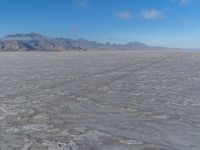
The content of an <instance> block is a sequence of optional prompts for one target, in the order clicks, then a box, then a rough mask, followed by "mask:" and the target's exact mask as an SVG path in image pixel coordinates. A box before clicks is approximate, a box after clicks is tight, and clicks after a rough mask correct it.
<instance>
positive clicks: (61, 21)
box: [0, 0, 200, 48]
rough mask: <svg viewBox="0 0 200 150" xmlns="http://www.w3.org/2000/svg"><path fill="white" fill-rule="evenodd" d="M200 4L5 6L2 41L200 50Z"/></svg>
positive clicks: (6, 0) (92, 1)
mask: <svg viewBox="0 0 200 150" xmlns="http://www.w3.org/2000/svg"><path fill="white" fill-rule="evenodd" d="M199 15H200V0H0V19H1V21H0V37H3V36H5V35H8V34H15V33H30V32H36V33H41V34H44V35H47V36H50V37H64V38H72V39H78V38H84V39H87V40H95V41H98V42H107V41H109V42H111V43H127V42H130V41H140V42H143V43H146V44H149V45H152V46H167V47H177V48H200V17H199Z"/></svg>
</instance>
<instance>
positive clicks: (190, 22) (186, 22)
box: [181, 20, 194, 25]
mask: <svg viewBox="0 0 200 150" xmlns="http://www.w3.org/2000/svg"><path fill="white" fill-rule="evenodd" d="M181 24H184V25H191V24H194V21H192V20H182V21H181Z"/></svg>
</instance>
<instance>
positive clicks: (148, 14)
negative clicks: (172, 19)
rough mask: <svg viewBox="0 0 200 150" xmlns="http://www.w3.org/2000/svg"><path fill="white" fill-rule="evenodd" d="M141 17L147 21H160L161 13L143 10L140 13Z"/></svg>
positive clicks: (153, 10)
mask: <svg viewBox="0 0 200 150" xmlns="http://www.w3.org/2000/svg"><path fill="white" fill-rule="evenodd" d="M141 16H142V17H143V18H145V19H149V20H157V19H161V18H163V14H162V12H161V11H158V10H155V9H151V10H144V11H143V12H142V13H141Z"/></svg>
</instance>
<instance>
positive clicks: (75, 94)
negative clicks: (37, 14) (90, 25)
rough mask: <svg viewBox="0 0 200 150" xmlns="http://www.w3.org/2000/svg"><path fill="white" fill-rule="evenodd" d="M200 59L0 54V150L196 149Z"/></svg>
mask: <svg viewBox="0 0 200 150" xmlns="http://www.w3.org/2000/svg"><path fill="white" fill-rule="evenodd" d="M199 149H200V53H195V52H193V53H186V52H163V53H161V52H120V51H118V52H51V53H49V52H27V53H26V52H11V53H4V52H2V53H0V150H199Z"/></svg>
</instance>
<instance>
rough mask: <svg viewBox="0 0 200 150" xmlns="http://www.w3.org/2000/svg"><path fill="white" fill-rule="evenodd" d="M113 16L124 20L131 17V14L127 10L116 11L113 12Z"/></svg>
mask: <svg viewBox="0 0 200 150" xmlns="http://www.w3.org/2000/svg"><path fill="white" fill-rule="evenodd" d="M114 15H115V17H117V18H120V19H125V20H130V19H132V18H133V14H132V13H131V12H129V11H117V12H114Z"/></svg>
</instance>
